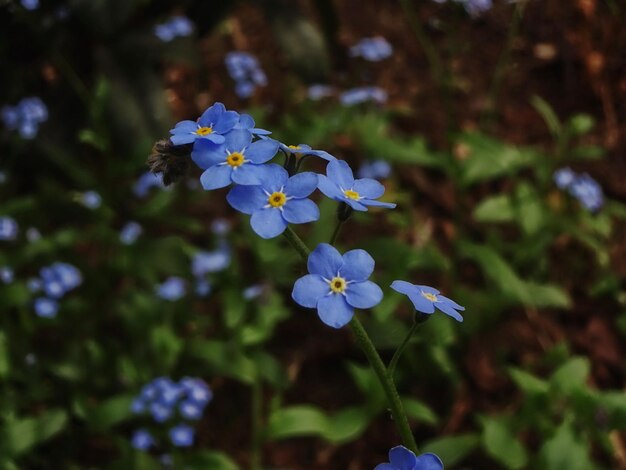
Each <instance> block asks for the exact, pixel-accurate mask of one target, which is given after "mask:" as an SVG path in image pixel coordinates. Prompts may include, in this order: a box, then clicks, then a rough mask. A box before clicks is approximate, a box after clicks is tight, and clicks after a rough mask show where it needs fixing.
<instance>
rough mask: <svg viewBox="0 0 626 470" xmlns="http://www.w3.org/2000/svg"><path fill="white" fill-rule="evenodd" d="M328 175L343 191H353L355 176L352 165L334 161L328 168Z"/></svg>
mask: <svg viewBox="0 0 626 470" xmlns="http://www.w3.org/2000/svg"><path fill="white" fill-rule="evenodd" d="M326 175H327V176H328V177H329V178H330V179H331V180H333V182H334V183H336V184H337V185H339V186H340V187H341V188H342V189H351V188H352V186H353V185H354V175H353V174H352V169H351V168H350V165H348V163H347V162H345V161H344V160H333V161H332V162H330V163H329V164H328V165H327V166H326Z"/></svg>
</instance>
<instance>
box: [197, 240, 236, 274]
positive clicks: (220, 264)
mask: <svg viewBox="0 0 626 470" xmlns="http://www.w3.org/2000/svg"><path fill="white" fill-rule="evenodd" d="M231 256H232V255H231V253H230V248H229V246H228V244H227V243H225V242H223V243H221V244H220V246H219V247H218V248H217V249H216V250H213V251H199V252H197V253H196V254H195V255H194V257H193V259H192V260H191V272H192V273H193V275H194V276H195V277H202V276H204V275H205V274H209V273H217V272H220V271H223V270H225V269H226V268H228V266H230V263H231Z"/></svg>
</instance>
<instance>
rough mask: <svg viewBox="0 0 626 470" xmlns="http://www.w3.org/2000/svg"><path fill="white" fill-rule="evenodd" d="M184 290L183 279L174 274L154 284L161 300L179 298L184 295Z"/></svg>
mask: <svg viewBox="0 0 626 470" xmlns="http://www.w3.org/2000/svg"><path fill="white" fill-rule="evenodd" d="M186 291H187V289H186V287H185V280H184V279H182V278H180V277H176V276H170V277H168V278H167V279H166V280H165V281H164V282H163V283H162V284H159V285H157V286H156V295H157V296H158V297H160V298H161V299H163V300H170V301H176V300H179V299H181V298H183V297H184V296H185V293H186Z"/></svg>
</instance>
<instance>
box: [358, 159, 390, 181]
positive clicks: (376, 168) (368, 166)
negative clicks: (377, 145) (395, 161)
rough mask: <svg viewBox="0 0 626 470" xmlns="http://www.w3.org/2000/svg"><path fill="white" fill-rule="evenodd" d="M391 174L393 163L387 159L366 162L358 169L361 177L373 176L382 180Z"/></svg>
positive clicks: (372, 177)
mask: <svg viewBox="0 0 626 470" xmlns="http://www.w3.org/2000/svg"><path fill="white" fill-rule="evenodd" d="M390 174H391V165H390V164H389V163H388V162H386V161H385V160H373V161H371V162H365V163H363V164H362V165H361V166H360V167H359V170H358V171H357V176H358V177H359V178H371V179H376V180H382V179H385V178H388V177H389V175H390Z"/></svg>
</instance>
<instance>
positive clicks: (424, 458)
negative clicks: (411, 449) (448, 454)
mask: <svg viewBox="0 0 626 470" xmlns="http://www.w3.org/2000/svg"><path fill="white" fill-rule="evenodd" d="M415 468H418V469H419V470H443V462H442V461H441V459H440V458H439V457H437V456H436V455H435V454H431V453H426V454H422V455H420V456H419V457H418V458H417V462H416V466H415Z"/></svg>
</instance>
